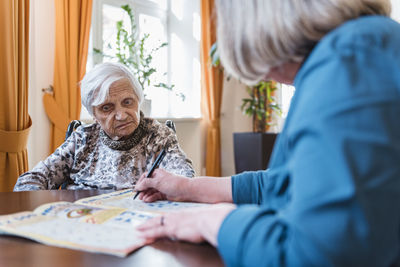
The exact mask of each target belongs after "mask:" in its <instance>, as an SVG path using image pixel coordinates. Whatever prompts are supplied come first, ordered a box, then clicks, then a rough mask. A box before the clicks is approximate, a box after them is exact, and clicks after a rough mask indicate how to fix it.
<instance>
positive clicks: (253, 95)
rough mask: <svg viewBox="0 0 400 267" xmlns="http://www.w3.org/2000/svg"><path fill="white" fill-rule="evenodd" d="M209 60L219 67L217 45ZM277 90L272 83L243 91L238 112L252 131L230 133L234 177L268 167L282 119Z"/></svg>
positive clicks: (212, 50) (275, 84)
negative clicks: (249, 121)
mask: <svg viewBox="0 0 400 267" xmlns="http://www.w3.org/2000/svg"><path fill="white" fill-rule="evenodd" d="M210 57H211V60H212V64H213V65H214V66H220V59H219V54H218V49H217V43H214V45H213V46H212V47H211V50H210ZM229 78H230V77H229V76H228V79H229ZM278 86H279V84H277V83H276V82H275V81H261V82H259V83H258V84H256V85H254V86H247V87H246V90H247V92H248V97H246V98H243V99H242V104H241V106H240V109H241V110H242V112H243V114H245V115H247V116H249V117H251V118H252V125H253V131H252V132H242V133H233V140H234V154H235V167H236V173H240V172H243V171H250V170H260V169H265V168H266V167H267V164H268V161H269V158H270V155H271V153H272V148H273V146H274V143H275V139H276V137H277V133H276V131H277V130H276V128H277V119H279V117H280V116H281V115H282V110H281V107H280V105H279V104H278V103H277V101H276V98H275V92H276V90H277V89H278ZM273 128H275V129H273ZM272 130H274V131H272Z"/></svg>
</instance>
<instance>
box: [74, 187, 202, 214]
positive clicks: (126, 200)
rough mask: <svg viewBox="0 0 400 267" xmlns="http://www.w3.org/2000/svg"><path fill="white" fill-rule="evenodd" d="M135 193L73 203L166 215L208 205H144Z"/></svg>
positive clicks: (161, 202) (107, 195) (178, 203)
mask: <svg viewBox="0 0 400 267" xmlns="http://www.w3.org/2000/svg"><path fill="white" fill-rule="evenodd" d="M135 194H136V191H133V190H132V189H126V190H121V191H116V192H112V193H107V194H102V195H98V196H93V197H89V198H83V199H80V200H78V201H76V202H75V203H80V204H85V205H89V206H97V207H110V208H124V209H129V210H131V211H138V212H150V213H158V214H159V213H166V212H170V211H176V210H181V209H187V208H197V207H205V206H209V205H210V204H204V203H194V202H174V201H167V200H162V201H156V202H153V203H145V202H143V201H142V200H140V199H138V198H136V199H133V197H134V196H135Z"/></svg>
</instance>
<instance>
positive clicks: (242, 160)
mask: <svg viewBox="0 0 400 267" xmlns="http://www.w3.org/2000/svg"><path fill="white" fill-rule="evenodd" d="M277 135H278V134H276V133H254V132H244V133H233V145H234V155H235V169H236V173H241V172H244V171H257V170H265V169H266V168H267V166H268V162H269V158H270V156H271V153H272V149H273V147H274V143H275V139H276V137H277Z"/></svg>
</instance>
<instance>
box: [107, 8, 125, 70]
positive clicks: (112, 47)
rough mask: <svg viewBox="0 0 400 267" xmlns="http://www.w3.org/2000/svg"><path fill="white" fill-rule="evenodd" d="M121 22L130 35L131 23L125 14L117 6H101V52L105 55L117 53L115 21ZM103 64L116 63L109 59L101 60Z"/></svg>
mask: <svg viewBox="0 0 400 267" xmlns="http://www.w3.org/2000/svg"><path fill="white" fill-rule="evenodd" d="M119 20H122V21H123V23H124V25H125V27H124V28H126V29H128V33H129V34H130V33H131V30H130V28H131V23H130V21H129V17H128V15H127V13H126V12H125V11H124V10H123V9H122V8H121V7H119V6H111V5H107V4H105V5H103V52H104V53H105V54H107V55H115V54H116V53H117V50H116V43H115V40H117V26H116V25H117V21H119ZM103 61H104V62H107V61H114V62H115V61H117V60H116V59H114V60H112V59H110V58H103Z"/></svg>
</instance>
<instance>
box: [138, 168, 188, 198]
mask: <svg viewBox="0 0 400 267" xmlns="http://www.w3.org/2000/svg"><path fill="white" fill-rule="evenodd" d="M146 177H147V173H143V174H142V176H141V177H140V178H139V180H138V182H137V184H136V186H135V190H138V191H141V192H140V194H139V196H138V197H139V199H141V200H143V201H144V202H154V201H157V200H164V199H168V200H172V201H185V200H186V201H189V199H186V197H185V196H184V193H185V190H184V188H185V186H187V183H188V182H189V178H186V177H183V176H178V175H174V174H171V173H169V172H167V171H165V170H163V169H156V170H154V172H153V175H152V176H151V179H148V178H146Z"/></svg>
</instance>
